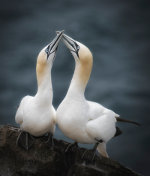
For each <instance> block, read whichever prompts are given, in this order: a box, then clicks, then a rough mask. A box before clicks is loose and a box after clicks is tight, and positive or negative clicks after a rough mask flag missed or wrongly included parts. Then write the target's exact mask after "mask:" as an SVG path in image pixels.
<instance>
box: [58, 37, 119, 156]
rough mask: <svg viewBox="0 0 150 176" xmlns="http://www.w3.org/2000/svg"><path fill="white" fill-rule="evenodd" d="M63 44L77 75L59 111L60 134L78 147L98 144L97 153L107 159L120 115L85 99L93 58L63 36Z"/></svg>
mask: <svg viewBox="0 0 150 176" xmlns="http://www.w3.org/2000/svg"><path fill="white" fill-rule="evenodd" d="M63 41H64V43H65V44H66V46H67V47H68V48H69V49H70V51H71V53H72V54H73V56H74V59H75V71H74V75H73V78H72V81H71V84H70V87H69V89H68V92H67V94H66V96H65V98H64V100H63V101H62V102H61V104H60V105H59V107H58V109H57V113H56V121H57V124H58V126H59V128H60V129H61V131H62V132H63V133H64V134H65V135H66V136H67V137H69V138H71V139H73V140H74V141H76V142H79V143H86V144H88V143H89V144H90V143H96V142H97V141H100V140H102V141H103V142H102V143H99V145H98V151H99V152H100V153H101V154H102V155H103V156H105V157H108V155H107V152H106V143H107V142H108V141H109V140H110V139H111V138H112V137H113V136H114V135H115V133H116V126H115V124H116V118H115V117H118V114H116V113H114V112H113V111H112V110H109V109H107V108H105V107H104V106H102V105H100V104H98V103H96V102H91V101H87V100H86V99H85V97H84V91H85V88H86V84H87V82H88V80H89V77H90V73H91V70H92V63H93V58H92V54H91V52H90V50H89V49H88V48H87V47H86V46H84V45H83V44H81V43H79V42H77V41H74V40H73V39H72V38H70V37H68V36H67V35H63Z"/></svg>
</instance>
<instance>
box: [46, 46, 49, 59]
mask: <svg viewBox="0 0 150 176" xmlns="http://www.w3.org/2000/svg"><path fill="white" fill-rule="evenodd" d="M49 48H50V45H48V47H47V48H46V49H45V53H46V54H47V59H48V57H49V55H50V49H49Z"/></svg>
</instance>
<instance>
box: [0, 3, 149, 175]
mask: <svg viewBox="0 0 150 176" xmlns="http://www.w3.org/2000/svg"><path fill="white" fill-rule="evenodd" d="M0 2H1V5H0V24H1V25H0V80H1V81H0V123H1V124H7V123H9V124H13V125H16V124H15V120H14V118H15V112H16V109H17V105H18V104H19V102H20V100H21V98H22V97H23V96H25V95H27V94H29V95H34V94H35V93H36V90H37V83H36V74H35V66H36V57H37V55H38V52H39V51H40V50H41V49H42V48H43V47H44V46H45V45H46V44H48V43H49V42H50V41H51V40H52V39H53V38H54V36H55V31H56V30H62V29H64V30H65V32H66V33H67V34H68V35H70V36H72V38H74V39H76V40H78V41H80V42H82V43H84V44H85V45H87V46H88V47H89V48H90V49H91V51H92V53H93V56H94V66H93V71H92V75H91V79H90V81H89V84H88V87H87V89H86V97H87V99H90V100H93V101H97V102H99V103H101V104H103V105H105V106H106V107H108V108H111V109H112V110H114V111H115V112H116V113H118V114H120V115H121V116H122V117H124V118H127V119H132V120H135V121H138V122H140V123H141V124H142V127H140V128H138V127H136V126H134V125H130V124H119V127H120V128H121V129H122V130H123V131H124V133H123V135H121V136H119V137H117V138H115V139H113V140H111V141H110V142H109V144H108V153H109V155H110V157H111V158H113V159H115V160H117V161H119V162H120V163H122V164H124V165H125V166H128V167H130V168H132V169H134V170H135V171H137V172H140V173H142V174H144V175H147V176H148V175H149V174H150V172H149V165H150V79H149V75H150V60H149V50H150V4H149V3H148V1H144V0H135V1H131V0H105V1H102V0H92V1H90V0H86V1H81V0H74V1H73V0H63V1H62V0H53V1H52V0H43V1H42V0H21V1H20V0H13V1H9V0H5V1H2V0H1V1H0ZM73 69H74V60H73V57H72V56H71V54H70V53H69V51H68V50H67V49H66V48H65V46H64V45H63V43H61V44H60V46H59V49H58V53H57V56H56V60H55V62H54V66H53V70H52V79H53V88H54V100H53V103H54V106H55V108H57V107H58V105H59V103H60V102H61V101H62V99H63V97H64V96H65V94H66V91H67V88H68V86H69V82H70V80H71V77H72V74H73ZM55 137H57V138H63V139H65V138H64V136H63V135H62V133H61V132H60V131H59V130H58V129H57V131H56V135H55Z"/></svg>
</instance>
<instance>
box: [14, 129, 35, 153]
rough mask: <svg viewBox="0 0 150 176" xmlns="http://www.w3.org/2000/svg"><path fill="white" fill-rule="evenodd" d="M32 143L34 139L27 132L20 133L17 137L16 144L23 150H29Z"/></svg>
mask: <svg viewBox="0 0 150 176" xmlns="http://www.w3.org/2000/svg"><path fill="white" fill-rule="evenodd" d="M33 143H34V138H33V137H32V136H31V135H30V134H29V133H27V132H24V131H21V132H20V134H19V135H18V137H17V141H16V144H17V145H18V146H20V147H22V148H24V149H25V150H29V149H30V148H31V147H32V145H33Z"/></svg>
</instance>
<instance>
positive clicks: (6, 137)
mask: <svg viewBox="0 0 150 176" xmlns="http://www.w3.org/2000/svg"><path fill="white" fill-rule="evenodd" d="M18 135H19V129H18V128H16V127H12V126H2V127H0V176H106V175H107V176H139V174H137V173H135V172H134V171H131V170H130V169H128V168H125V167H124V166H122V165H120V164H119V163H118V162H116V161H113V160H111V159H107V158H103V157H98V156H96V158H95V162H94V164H92V163H90V162H89V161H88V160H83V159H81V155H82V153H83V152H84V151H86V149H83V148H78V150H76V151H75V150H74V151H73V152H71V151H67V152H64V151H65V149H66V148H67V146H68V144H69V143H67V142H65V141H62V140H56V139H54V143H55V146H54V147H50V146H48V144H46V143H45V142H44V141H43V138H42V137H41V138H36V139H35V142H34V144H33V146H32V148H31V149H30V150H29V151H26V150H24V149H22V148H20V147H19V146H17V145H16V139H17V137H18Z"/></svg>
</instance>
